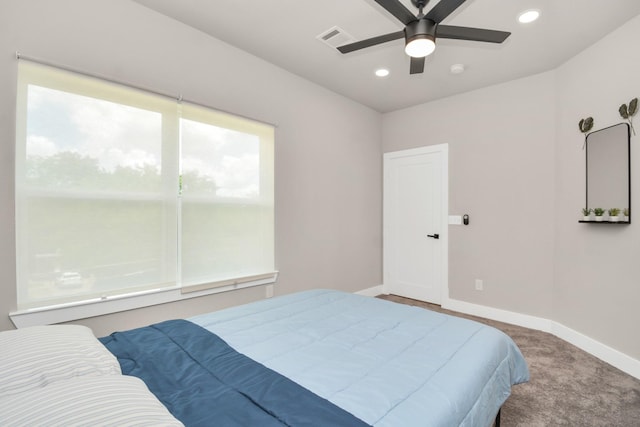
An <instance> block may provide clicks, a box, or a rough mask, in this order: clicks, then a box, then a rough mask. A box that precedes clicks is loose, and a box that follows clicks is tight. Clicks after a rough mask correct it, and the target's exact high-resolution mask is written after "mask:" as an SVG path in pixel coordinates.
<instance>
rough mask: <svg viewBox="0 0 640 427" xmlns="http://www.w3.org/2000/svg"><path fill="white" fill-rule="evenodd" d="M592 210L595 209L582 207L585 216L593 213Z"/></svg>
mask: <svg viewBox="0 0 640 427" xmlns="http://www.w3.org/2000/svg"><path fill="white" fill-rule="evenodd" d="M591 212H593V209H591V208H582V215H584V216H589V215H591Z"/></svg>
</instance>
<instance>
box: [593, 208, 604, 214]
mask: <svg viewBox="0 0 640 427" xmlns="http://www.w3.org/2000/svg"><path fill="white" fill-rule="evenodd" d="M593 213H594V214H595V216H602V215H604V209H602V208H595V209H594V210H593Z"/></svg>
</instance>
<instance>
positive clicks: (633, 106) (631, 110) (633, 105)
mask: <svg viewBox="0 0 640 427" xmlns="http://www.w3.org/2000/svg"><path fill="white" fill-rule="evenodd" d="M637 111H638V98H633V99H632V100H631V102H629V115H630V116H633V115H635V114H636V112H637Z"/></svg>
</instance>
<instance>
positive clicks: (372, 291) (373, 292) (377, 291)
mask: <svg viewBox="0 0 640 427" xmlns="http://www.w3.org/2000/svg"><path fill="white" fill-rule="evenodd" d="M385 293H386V292H385V291H384V288H383V286H382V285H378V286H374V287H372V288H367V289H362V290H361V291H358V292H356V294H358V295H364V296H365V297H375V296H378V295H381V294H385Z"/></svg>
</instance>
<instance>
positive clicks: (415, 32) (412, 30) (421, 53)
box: [404, 19, 436, 58]
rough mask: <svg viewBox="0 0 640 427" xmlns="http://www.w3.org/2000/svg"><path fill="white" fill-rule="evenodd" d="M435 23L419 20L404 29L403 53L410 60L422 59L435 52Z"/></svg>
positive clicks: (428, 20)
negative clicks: (410, 58)
mask: <svg viewBox="0 0 640 427" xmlns="http://www.w3.org/2000/svg"><path fill="white" fill-rule="evenodd" d="M435 34H436V23H435V22H433V21H432V20H430V19H419V20H417V21H413V22H411V23H409V24H408V25H407V26H406V27H405V29H404V35H405V46H404V51H405V53H406V54H407V55H409V56H411V57H412V58H424V57H425V56H429V55H431V54H432V53H433V51H434V50H436V36H435Z"/></svg>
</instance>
